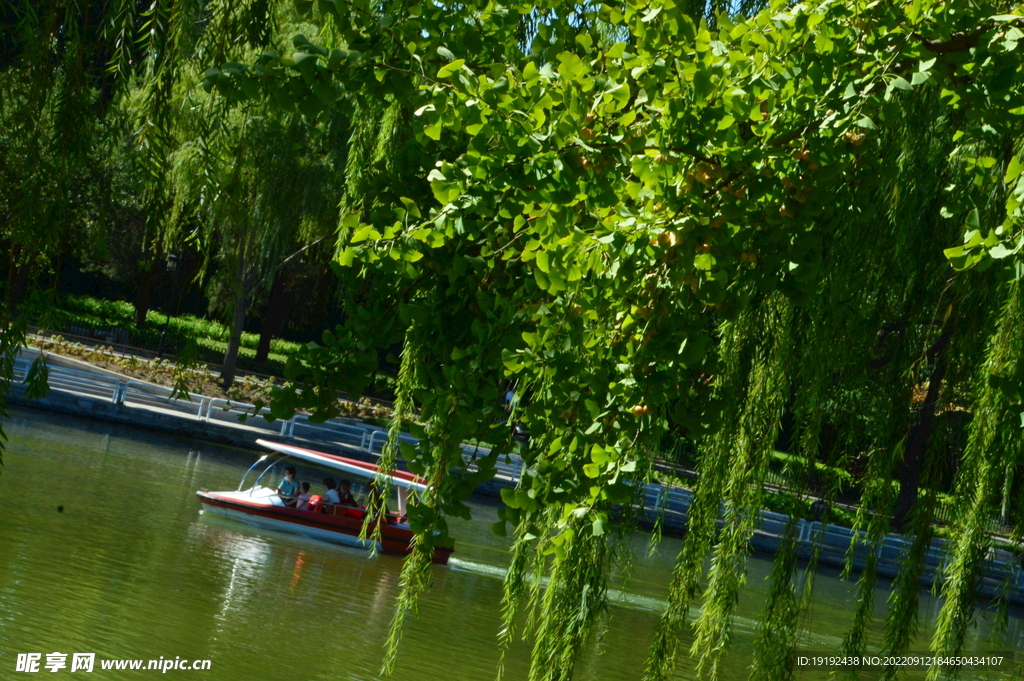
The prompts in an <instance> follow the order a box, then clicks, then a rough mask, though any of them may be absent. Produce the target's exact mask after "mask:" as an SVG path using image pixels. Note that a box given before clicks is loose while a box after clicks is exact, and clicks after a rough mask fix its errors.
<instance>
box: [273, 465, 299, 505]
mask: <svg viewBox="0 0 1024 681" xmlns="http://www.w3.org/2000/svg"><path fill="white" fill-rule="evenodd" d="M277 493H278V495H280V497H281V501H283V502H284V505H285V506H291V507H292V508H295V500H296V498H297V497H298V496H299V481H298V480H296V479H295V468H294V467H292V466H288V468H285V469H284V479H283V480H281V484H280V485H278V486H277Z"/></svg>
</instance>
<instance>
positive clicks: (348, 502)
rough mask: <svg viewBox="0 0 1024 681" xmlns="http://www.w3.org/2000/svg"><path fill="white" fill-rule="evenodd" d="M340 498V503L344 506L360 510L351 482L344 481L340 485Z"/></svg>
mask: <svg viewBox="0 0 1024 681" xmlns="http://www.w3.org/2000/svg"><path fill="white" fill-rule="evenodd" d="M338 496H339V497H340V499H341V502H340V503H341V505H342V506H348V507H350V508H359V504H357V503H356V498H355V497H354V496H352V483H351V482H350V481H349V480H342V481H341V482H339V483H338Z"/></svg>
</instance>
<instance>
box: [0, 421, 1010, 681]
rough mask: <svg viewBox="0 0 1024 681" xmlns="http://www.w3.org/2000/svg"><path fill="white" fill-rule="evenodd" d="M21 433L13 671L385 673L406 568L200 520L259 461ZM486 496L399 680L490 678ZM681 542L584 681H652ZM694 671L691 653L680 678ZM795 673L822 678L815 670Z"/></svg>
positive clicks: (5, 523)
mask: <svg viewBox="0 0 1024 681" xmlns="http://www.w3.org/2000/svg"><path fill="white" fill-rule="evenodd" d="M7 430H8V433H9V435H10V443H9V450H8V451H7V453H6V454H5V456H4V461H5V467H4V469H3V473H2V476H0V680H6V679H17V678H26V679H28V678H35V677H32V676H28V675H26V674H18V673H15V672H14V670H15V660H16V657H17V654H18V653H25V652H39V653H43V654H44V657H43V662H44V663H45V659H46V658H45V654H46V653H51V652H64V653H69V654H70V653H74V652H94V653H96V655H97V660H103V659H122V658H124V659H147V660H148V659H155V658H159V657H161V656H163V657H164V658H174V657H175V656H180V657H182V658H188V659H209V660H211V667H210V670H209V671H174V670H172V671H169V672H167V674H168V675H169V676H168V677H167V678H181V679H197V680H199V679H201V680H204V681H205V680H210V681H234V680H239V681H241V680H246V681H248V680H250V679H263V680H268V681H278V680H281V681H285V680H292V679H294V680H296V681H303V680H309V681H339V680H345V679H375V678H378V671H379V667H380V662H381V654H382V652H381V651H382V646H383V644H384V640H385V636H386V631H387V627H388V622H389V620H390V617H391V614H392V607H393V604H394V599H395V595H396V593H397V590H398V579H399V571H400V568H401V561H400V559H396V558H393V557H389V556H382V557H379V558H374V559H370V558H368V557H367V554H366V553H364V552H362V551H360V550H356V549H348V548H344V547H339V546H335V545H331V544H326V543H321V542H318V541H314V540H310V539H305V538H302V537H299V536H294V535H290V534H279V533H274V532H268V531H264V530H258V529H255V528H252V527H249V526H248V525H245V524H242V523H239V522H236V521H232V520H227V519H222V518H218V517H215V516H211V515H209V514H203V513H201V512H200V510H201V509H200V504H199V503H198V501H197V500H196V497H195V494H194V493H195V491H196V490H197V489H204V488H205V489H211V490H218V489H221V490H223V489H234V488H235V487H236V486H237V484H238V480H239V478H240V476H241V474H242V473H243V472H244V471H245V469H246V468H248V467H249V465H250V464H251V463H252V462H253V461H254V460H255V458H256V456H258V455H257V454H255V453H253V452H249V451H243V450H232V449H227V448H220V447H216V446H213V445H209V444H206V443H202V442H198V441H192V440H187V439H183V438H174V437H169V436H162V435H154V434H150V433H147V432H144V431H141V430H133V429H127V428H122V427H118V426H111V425H105V424H95V423H90V422H86V421H81V420H77V419H73V418H70V417H60V416H54V415H48V414H44V413H41V412H34V411H28V410H18V411H16V412H15V413H14V414H13V418H12V420H11V421H10V422H9V423H8V424H7ZM300 478H303V474H301V473H300ZM306 479H308V476H307V478H306ZM250 480H251V478H250ZM275 481H276V478H275ZM58 506H63V512H58V510H57V507H58ZM473 506H474V507H473V513H474V520H473V521H472V522H462V521H454V522H455V523H456V524H455V532H456V537H457V544H456V553H455V557H454V558H453V560H452V563H451V565H450V566H448V567H441V566H435V567H434V568H433V589H432V591H431V592H430V594H429V595H428V596H427V597H426V598H425V599H424V601H423V603H422V607H421V608H420V612H419V614H418V616H417V617H416V618H414V619H412V620H411V621H410V624H409V625H408V627H407V629H406V632H405V638H404V640H403V643H402V649H401V656H400V658H399V663H398V668H397V670H396V672H395V674H394V676H393V677H392V678H394V679H395V680H396V681H406V680H408V681H413V680H415V681H428V680H432V679H444V680H446V681H463V680H465V681H470V680H474V681H476V680H481V681H491V679H493V678H494V670H495V665H496V662H497V657H498V656H497V647H496V635H497V632H498V630H499V621H498V617H497V613H498V612H499V606H500V598H501V581H500V575H501V567H502V565H503V562H504V560H505V554H504V550H505V547H506V541H507V540H505V539H501V538H498V537H496V536H494V535H493V534H492V533H491V531H490V527H489V525H490V524H491V523H492V522H494V520H495V519H496V515H495V513H496V507H495V506H493V505H492V504H488V503H487V501H486V500H482V501H478V502H477V503H475V504H474V505H473ZM645 544H646V537H639V538H638V539H637V546H638V547H643V546H645ZM677 550H678V542H676V541H674V540H666V541H665V542H664V543H663V544H662V546H661V548H660V550H659V553H658V555H656V556H654V557H653V558H642V559H640V560H638V561H637V563H636V566H635V568H634V571H633V574H632V576H631V578H630V579H629V581H628V582H627V583H626V584H625V585H624V586H623V585H619V588H618V589H617V590H616V592H615V594H614V596H615V602H614V604H613V605H612V607H611V608H610V611H609V616H608V618H607V621H606V622H605V623H604V624H603V625H602V627H601V632H600V633H601V634H603V635H601V636H599V637H598V638H597V639H596V640H595V641H594V642H593V644H592V645H591V646H590V648H589V649H588V650H587V651H586V653H585V656H584V659H583V662H582V664H581V666H580V668H579V672H578V674H577V678H578V679H581V680H593V681H612V680H615V681H618V680H620V679H622V680H625V679H639V678H640V676H641V672H642V668H643V660H644V655H645V652H646V648H647V646H648V644H649V643H650V639H651V633H652V631H653V628H654V626H655V624H656V622H657V618H658V611H659V608H660V607H662V605H663V600H662V599H663V598H664V596H665V590H666V583H667V581H668V580H667V575H668V574H669V570H670V565H671V558H672V556H673V555H674V554H675V552H676V551H677ZM640 553H641V555H643V552H642V551H641V552H640ZM768 568H769V562H768V561H767V560H764V559H762V558H759V557H754V558H751V560H750V577H749V582H750V583H749V585H748V587H747V588H746V589H745V591H744V595H743V598H742V600H741V603H740V605H739V612H738V618H737V621H736V625H735V627H734V632H735V635H734V637H733V642H732V649H731V650H730V651H729V654H728V655H727V656H726V658H725V678H730V679H731V678H735V679H744V678H746V676H747V672H746V665H747V664H748V663H749V657H750V649H751V647H752V645H753V632H754V628H755V626H756V618H757V614H758V611H759V607H760V606H761V605H762V604H763V602H764V595H765V592H766V583H765V579H764V577H765V575H766V574H767V571H768ZM815 588H816V594H817V605H816V608H815V611H814V613H813V617H812V619H811V623H810V627H809V628H810V630H811V633H809V634H807V636H806V639H807V647H808V648H809V649H813V650H816V651H828V650H834V649H835V647H836V645H837V644H838V642H839V637H840V636H841V635H842V633H843V632H844V631H845V629H846V628H847V627H848V625H849V621H850V617H851V614H852V605H851V604H852V602H853V590H854V585H853V584H852V583H849V582H844V581H840V580H838V579H836V578H835V577H834V575H831V574H819V575H818V577H817V579H816V587H815ZM886 595H887V594H886V592H885V590H884V588H883V587H880V588H879V589H878V590H877V592H876V601H877V603H876V605H877V607H878V610H879V611H880V612H881V611H882V609H883V608H884V602H885V597H886ZM936 611H937V603H936V601H935V600H934V599H933V598H931V597H930V596H928V595H927V594H924V595H922V609H921V612H922V617H921V620H922V621H921V626H922V640H926V637H927V635H928V633H929V632H930V629H931V620H932V619H933V618H934V616H935V613H936ZM990 620H991V617H990V616H988V615H985V616H983V617H982V618H981V622H980V626H979V627H977V628H975V629H972V630H971V632H970V634H969V637H970V640H971V643H970V645H969V650H970V651H972V652H975V651H982V650H986V649H988V648H989V647H988V646H986V645H985V644H984V641H985V639H986V637H988V635H989V633H990V631H989V630H990V628H991V626H990V624H989V621H990ZM875 635H876V636H877V632H876V633H875ZM924 647H925V646H924V645H923V644H921V645H918V646H917V648H918V649H923V648H924ZM995 647H996V648H999V649H1003V650H1005V649H1017V650H1024V621H1022V619H1021V613H1020V612H1012V613H1011V617H1010V620H1009V628H1008V633H1007V640H1006V642H1005V643H1003V644H1002V645H1000V646H995ZM528 656H529V648H528V646H527V645H526V644H519V645H517V646H516V647H514V648H513V650H512V651H511V654H510V658H509V660H508V661H507V672H508V676H507V678H508V679H509V680H510V681H515V680H516V679H522V678H524V677H525V673H526V669H527V660H528ZM1018 657H1019V656H1018ZM68 661H69V668H70V656H69V658H68ZM69 668H68V669H63V670H61V671H60V672H58V673H57V676H54V678H61V677H62V676H63V675H70V676H71V678H85V679H88V678H97V679H101V680H102V679H144V678H153V677H154V675H157V674H159V672H157V671H147V670H142V671H116V670H108V671H104V670H101V669H100V668H99V662H97V665H96V669H95V671H94V672H93V675H85V674H84V673H82V672H76V673H75V674H71V673H70V671H69ZM1007 670H1008V667H1007ZM42 673H43V674H45V677H44V678H51V673H50V672H48V671H46V670H42ZM692 673H693V672H692V664H690V663H689V662H688V661H687V662H685V663H684V664H683V665H682V668H681V669H680V671H679V674H678V678H680V679H689V678H692ZM874 676H875V675H874V674H870V673H864V674H862V676H861V678H873V677H874ZM919 676H920V675H919V674H914V675H913V676H912V677H911V678H919ZM796 678H799V679H824V678H827V675H826V674H825V673H824V672H822V671H820V670H818V671H812V670H809V669H803V670H800V671H799V672H798V673H797V676H796ZM965 678H1006V675H1005V674H1004V673H1002V672H988V673H974V674H968V675H966V676H965Z"/></svg>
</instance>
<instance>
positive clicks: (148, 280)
mask: <svg viewBox="0 0 1024 681" xmlns="http://www.w3.org/2000/svg"><path fill="white" fill-rule="evenodd" d="M155 267H156V261H152V262H150V263H149V268H148V269H146V270H144V271H142V272H140V273H139V275H138V276H137V277H136V282H137V283H136V286H137V288H136V289H135V326H137V327H139V328H142V327H143V326H145V325H146V316H147V315H148V314H149V292H150V290H151V288H152V285H153V269H154V268H155Z"/></svg>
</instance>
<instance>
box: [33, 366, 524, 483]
mask: <svg viewBox="0 0 1024 681" xmlns="http://www.w3.org/2000/svg"><path fill="white" fill-rule="evenodd" d="M29 366H30V363H29V362H28V361H26V360H18V361H17V362H15V368H14V379H15V382H16V383H21V382H23V381H24V380H25V377H26V376H27V373H28V369H29ZM47 368H48V371H49V386H50V390H53V391H56V392H61V393H66V394H70V395H75V396H79V397H88V398H91V399H97V400H103V401H105V402H111V403H113V404H121V405H124V406H126V407H131V408H135V409H148V410H151V411H157V412H162V413H166V414H174V415H177V416H182V417H185V418H193V419H196V420H197V421H199V422H202V423H219V424H223V425H226V426H231V427H237V428H246V429H255V430H258V431H262V432H265V433H266V434H268V435H278V436H280V437H281V438H284V439H286V440H292V441H301V442H308V443H310V444H313V445H328V446H339V445H340V446H344V447H351V448H355V449H357V450H359V451H361V452H365V453H367V454H376V455H380V454H381V452H382V451H383V448H384V445H385V443H386V442H387V438H388V433H387V431H386V430H384V429H383V428H379V427H375V426H363V425H355V424H352V423H344V422H342V421H338V420H333V419H332V420H329V421H324V422H323V423H312V422H311V421H310V420H309V417H308V416H306V415H304V414H296V415H295V416H293V417H292V418H291V419H288V420H286V421H281V420H278V421H269V420H268V419H267V418H264V417H265V416H268V415H269V414H270V410H269V409H266V408H263V409H260V410H257V409H256V407H255V405H252V404H246V403H244V402H236V401H233V400H225V399H221V398H216V397H207V396H204V395H197V394H195V393H181V392H175V391H174V390H173V389H171V388H167V387H165V386H162V385H155V384H152V383H143V382H141V381H132V380H123V379H118V378H114V377H110V376H104V375H102V374H97V373H93V372H88V371H81V370H78V369H68V368H65V367H61V366H55V365H47ZM399 439H400V442H402V443H405V444H408V445H411V446H413V447H418V446H419V440H417V439H416V438H414V437H413V436H411V435H409V434H408V433H402V434H401V435H400V437H399ZM489 453H490V450H489V449H486V448H482V447H474V446H469V445H467V446H465V447H463V456H464V457H465V459H466V461H467V462H471V461H472V460H473V458H474V457H477V458H482V457H484V456H486V455H488V454H489ZM495 468H496V469H497V471H498V473H497V474H498V476H499V477H501V478H504V479H507V480H509V481H511V482H512V483H515V482H516V481H518V479H519V476H521V475H522V471H523V461H522V459H521V458H520V457H518V456H516V455H509V456H506V457H502V458H501V460H499V461H498V463H497V464H496V465H495Z"/></svg>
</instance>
